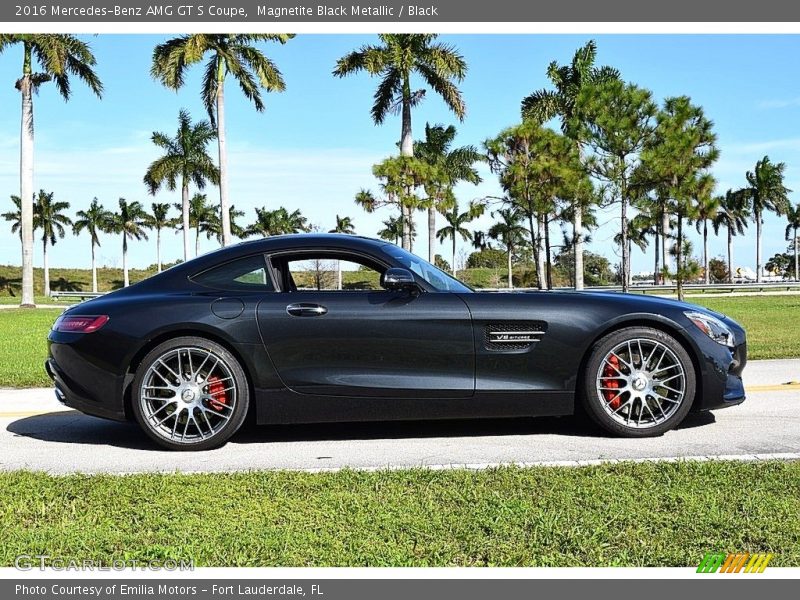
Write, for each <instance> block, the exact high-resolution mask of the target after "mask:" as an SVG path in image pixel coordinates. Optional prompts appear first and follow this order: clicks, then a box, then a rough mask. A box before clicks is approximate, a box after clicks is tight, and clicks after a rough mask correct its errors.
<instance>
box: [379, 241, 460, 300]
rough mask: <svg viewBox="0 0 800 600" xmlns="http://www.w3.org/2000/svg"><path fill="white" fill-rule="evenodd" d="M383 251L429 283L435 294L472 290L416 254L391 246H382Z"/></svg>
mask: <svg viewBox="0 0 800 600" xmlns="http://www.w3.org/2000/svg"><path fill="white" fill-rule="evenodd" d="M383 251H384V252H385V253H386V254H388V255H389V256H391V257H392V258H393V259H395V260H396V261H397V262H399V263H400V264H401V265H403V267H405V268H406V269H408V270H409V271H412V272H413V273H415V274H416V275H418V276H419V277H421V278H422V279H424V280H425V281H427V282H428V283H430V284H431V285H432V286H433V287H434V288H435V289H436V291H437V292H471V291H472V288H470V287H469V286H467V285H466V284H463V283H461V282H460V281H459V280H458V279H456V278H455V277H453V276H452V275H448V274H447V273H445V272H444V271H442V270H441V269H439V268H437V267H434V266H433V265H432V264H431V263H429V262H428V261H427V260H423V259H422V258H420V257H419V256H417V255H416V254H411V253H410V252H408V251H406V250H403V249H402V248H398V247H397V246H395V245H393V244H387V245H386V246H384V247H383Z"/></svg>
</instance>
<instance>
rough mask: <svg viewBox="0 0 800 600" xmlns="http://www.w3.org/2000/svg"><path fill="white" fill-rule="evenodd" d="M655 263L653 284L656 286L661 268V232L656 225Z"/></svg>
mask: <svg viewBox="0 0 800 600" xmlns="http://www.w3.org/2000/svg"><path fill="white" fill-rule="evenodd" d="M655 230H656V233H655V236H654V237H655V255H656V256H655V262H654V263H653V284H654V285H658V280H659V277H660V275H659V270H660V267H661V232H660V228H659V225H658V223H656V226H655Z"/></svg>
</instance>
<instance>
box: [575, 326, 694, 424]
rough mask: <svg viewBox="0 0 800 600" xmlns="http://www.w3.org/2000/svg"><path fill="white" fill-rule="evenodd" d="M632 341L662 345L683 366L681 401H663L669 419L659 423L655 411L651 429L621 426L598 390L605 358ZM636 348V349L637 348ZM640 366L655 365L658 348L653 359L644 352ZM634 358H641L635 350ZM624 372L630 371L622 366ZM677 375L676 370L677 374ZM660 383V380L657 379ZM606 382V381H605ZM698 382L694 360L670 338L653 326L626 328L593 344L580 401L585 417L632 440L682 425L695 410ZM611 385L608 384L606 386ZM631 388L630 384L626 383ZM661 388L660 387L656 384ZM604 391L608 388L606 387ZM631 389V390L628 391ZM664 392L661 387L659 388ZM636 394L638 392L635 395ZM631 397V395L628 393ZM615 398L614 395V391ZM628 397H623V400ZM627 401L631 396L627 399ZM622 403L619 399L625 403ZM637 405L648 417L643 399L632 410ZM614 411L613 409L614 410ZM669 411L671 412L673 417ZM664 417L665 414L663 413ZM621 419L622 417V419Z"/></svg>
mask: <svg viewBox="0 0 800 600" xmlns="http://www.w3.org/2000/svg"><path fill="white" fill-rule="evenodd" d="M631 340H641V341H643V342H644V345H645V347H648V344H650V343H653V344H655V343H657V344H661V345H662V346H657V348H659V349H660V348H662V347H666V348H668V349H669V351H670V352H671V354H669V356H670V358H672V357H674V358H675V359H676V360H677V362H678V363H679V364H680V366H681V367H682V368H683V372H684V377H683V379H682V380H679V381H681V382H682V383H683V394H682V396H680V400H679V401H678V402H677V403H676V404H675V405H673V404H670V403H667V402H666V401H664V402H662V404H663V405H664V406H667V413H666V415H667V418H665V419H664V420H663V421H661V422H656V418H658V416H657V415H658V412H657V410H655V409H654V410H653V412H651V413H650V414H654V415H656V418H654V419H652V420H653V424H651V425H650V426H645V427H641V426H638V427H637V426H633V424H631V425H626V424H625V423H621V422H620V420H618V418H614V417H612V415H611V414H610V412H609V411H611V412H613V410H612V409H611V408H609V406H612V405H611V404H610V402H608V400H607V399H606V398H604V397H603V395H602V394H603V393H604V392H603V391H601V390H599V389H598V387H599V386H600V385H603V384H600V383H598V378H600V377H602V375H601V373H602V372H601V369H605V368H607V367H606V364H607V363H606V360H605V358H606V356H608V355H609V353H610V352H611V351H612V350H614V349H615V348H618V347H619V346H620V344H626V343H627V342H628V341H631ZM634 348H635V346H634ZM641 355H642V356H641V357H640V363H639V364H641V362H644V365H643V366H642V368H644V369H646V368H647V365H648V364H649V365H652V364H653V363H650V358H653V361H655V358H654V355H655V356H656V357H657V355H656V354H655V349H654V350H653V351H652V353H651V354H650V356H647V351H646V350H643V351H642V352H641ZM634 356H640V355H639V354H636V350H634ZM623 370H626V371H627V369H626V368H625V366H623ZM675 372H677V371H675ZM654 379H655V380H656V381H658V378H654ZM606 381H607V380H606ZM696 382H697V376H696V373H695V369H694V364H693V363H692V359H691V357H690V356H689V354H688V352H686V349H685V348H684V347H683V346H682V345H681V344H680V343H679V342H678V341H677V340H676V339H675V338H674V337H672V336H671V335H669V334H667V333H665V332H663V331H661V330H659V329H653V328H650V327H627V328H625V329H620V330H618V331H614V332H612V333H610V334H608V335H606V336H605V337H603V338H601V339H600V340H599V341H598V342H597V343H595V344H594V346H593V347H592V349H591V350H590V355H589V359H588V361H587V363H586V368H585V370H584V373H583V377H582V386H581V388H582V389H581V400H582V403H583V407H584V409H585V411H586V414H587V415H589V417H590V418H591V419H592V420H593V421H594V422H595V423H596V424H597V425H599V426H600V427H602V428H603V429H604V430H605V431H607V432H608V433H611V434H614V435H617V436H620V437H629V438H642V437H654V436H659V435H662V434H663V433H665V432H667V431H669V430H671V429H673V428H675V427H676V426H678V424H680V422H681V421H683V419H684V418H685V417H686V415H687V414H688V412H689V410H690V409H691V407H692V403H693V402H694V396H695V391H696ZM605 385H608V384H605ZM625 385H630V384H625ZM655 385H659V384H655ZM604 389H605V388H604ZM628 389H632V388H628ZM659 389H661V388H659ZM634 393H636V392H634ZM640 393H642V394H647V392H646V391H645V392H640ZM629 394H630V392H629ZM612 395H613V392H612ZM672 397H673V398H678V397H679V396H677V395H674V396H672ZM624 398H625V396H623V399H624ZM627 398H628V399H630V398H631V396H630V395H629V396H627ZM622 402H623V400H620V403H622ZM636 402H638V403H639V404H638V407H639V409H640V411H641V412H642V414H644V415H645V416H647V413H645V412H644V407H643V406H642V402H643V401H642V400H637V401H634V403H633V404H632V406H633V407H636V406H637V405H636ZM650 402H651V403H652V402H653V400H652V398H651V400H650ZM612 408H613V407H612ZM628 410H629V411H630V410H634V415H635V414H636V413H635V408H629V409H628ZM669 411H672V412H671V414H670V412H669ZM621 412H622V413H623V414H624V412H625V411H624V410H622V411H621ZM662 414H663V413H662ZM619 418H620V419H621V418H622V417H619Z"/></svg>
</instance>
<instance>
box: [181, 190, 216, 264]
mask: <svg viewBox="0 0 800 600" xmlns="http://www.w3.org/2000/svg"><path fill="white" fill-rule="evenodd" d="M175 208H177V209H178V210H181V205H180V204H176V205H175ZM216 216H217V215H216V214H215V211H214V208H213V207H212V206H211V205H210V204H209V203H208V197H207V196H206V195H205V194H195V195H194V196H192V199H191V200H189V229H194V255H195V256H197V255H198V254H200V232H201V231H206V230H207V229H208V228H209V227H213V223H212V222H213V220H214V218H215V217H216ZM177 230H178V231H185V229H184V224H183V223H179V224H178V227H177ZM184 235H185V234H184Z"/></svg>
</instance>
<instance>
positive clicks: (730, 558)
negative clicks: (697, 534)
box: [697, 552, 772, 573]
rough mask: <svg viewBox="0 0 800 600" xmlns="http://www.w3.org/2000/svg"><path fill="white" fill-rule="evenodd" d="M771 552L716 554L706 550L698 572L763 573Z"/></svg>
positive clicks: (770, 557) (770, 558)
mask: <svg viewBox="0 0 800 600" xmlns="http://www.w3.org/2000/svg"><path fill="white" fill-rule="evenodd" d="M771 560H772V554H769V553H766V552H755V553H753V554H750V553H749V552H741V553H737V554H718V553H714V552H706V555H705V556H704V557H703V560H702V561H700V566H698V567H697V572H698V573H763V572H764V569H766V568H767V565H768V564H769V561H771Z"/></svg>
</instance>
